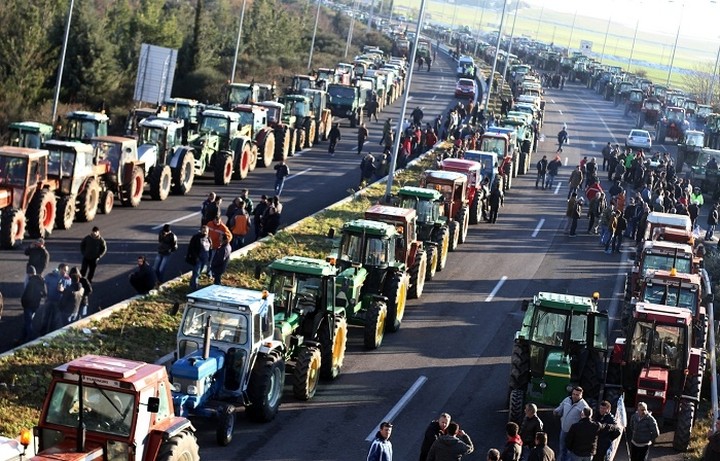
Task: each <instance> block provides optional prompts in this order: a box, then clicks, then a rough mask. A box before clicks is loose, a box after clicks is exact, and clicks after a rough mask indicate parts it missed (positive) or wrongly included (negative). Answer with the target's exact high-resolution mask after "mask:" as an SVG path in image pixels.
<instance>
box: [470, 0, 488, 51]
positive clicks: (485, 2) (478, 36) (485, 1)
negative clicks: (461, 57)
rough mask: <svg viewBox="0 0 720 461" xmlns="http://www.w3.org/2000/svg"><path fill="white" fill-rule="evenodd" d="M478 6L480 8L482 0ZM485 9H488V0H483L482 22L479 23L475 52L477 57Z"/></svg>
mask: <svg viewBox="0 0 720 461" xmlns="http://www.w3.org/2000/svg"><path fill="white" fill-rule="evenodd" d="M478 6H480V0H478ZM485 7H487V0H483V4H482V9H481V11H480V22H479V23H478V33H477V37H475V51H474V52H473V56H477V50H478V45H479V44H480V34H481V33H482V22H483V17H484V16H485ZM475 17H476V18H477V10H475Z"/></svg>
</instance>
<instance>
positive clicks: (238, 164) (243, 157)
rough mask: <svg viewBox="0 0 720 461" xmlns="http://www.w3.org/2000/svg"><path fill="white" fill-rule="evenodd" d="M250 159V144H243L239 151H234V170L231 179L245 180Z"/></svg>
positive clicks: (248, 170)
mask: <svg viewBox="0 0 720 461" xmlns="http://www.w3.org/2000/svg"><path fill="white" fill-rule="evenodd" d="M251 159H252V149H251V148H250V143H247V142H246V143H243V145H242V147H241V148H240V149H237V150H236V151H235V159H234V160H235V168H234V169H233V173H232V177H233V179H245V178H247V175H248V173H249V172H250V160H251Z"/></svg>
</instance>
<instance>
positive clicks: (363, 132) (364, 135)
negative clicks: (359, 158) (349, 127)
mask: <svg viewBox="0 0 720 461" xmlns="http://www.w3.org/2000/svg"><path fill="white" fill-rule="evenodd" d="M368 134H369V133H368V129H367V126H365V123H363V124H362V125H360V127H358V143H357V147H358V149H357V154H358V155H360V154H362V151H363V146H365V142H366V141H367V139H368Z"/></svg>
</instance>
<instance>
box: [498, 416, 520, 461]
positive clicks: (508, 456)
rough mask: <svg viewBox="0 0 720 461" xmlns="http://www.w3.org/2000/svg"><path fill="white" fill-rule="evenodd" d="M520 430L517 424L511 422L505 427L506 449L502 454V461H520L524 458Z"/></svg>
mask: <svg viewBox="0 0 720 461" xmlns="http://www.w3.org/2000/svg"><path fill="white" fill-rule="evenodd" d="M519 430H520V428H519V427H518V425H517V424H515V423H513V422H510V423H507V424H506V425H505V434H506V435H507V440H506V441H505V448H504V449H503V451H502V453H501V454H500V461H520V457H521V456H522V440H521V439H520V435H519V434H518V432H519Z"/></svg>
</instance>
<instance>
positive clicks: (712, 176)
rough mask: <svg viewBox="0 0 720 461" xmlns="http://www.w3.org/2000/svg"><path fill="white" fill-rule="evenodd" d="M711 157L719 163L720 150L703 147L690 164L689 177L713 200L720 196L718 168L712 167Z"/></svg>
mask: <svg viewBox="0 0 720 461" xmlns="http://www.w3.org/2000/svg"><path fill="white" fill-rule="evenodd" d="M712 159H714V160H715V163H716V164H718V165H720V163H718V162H720V150H715V149H710V148H709V147H704V148H702V149H700V153H699V154H698V155H697V158H696V160H695V162H694V163H693V164H690V163H689V162H688V164H689V165H690V179H691V181H692V183H693V184H697V185H699V186H700V187H701V188H702V191H703V193H705V194H710V195H711V196H712V198H713V200H717V199H718V197H720V170H718V169H717V168H713V167H712V163H711V162H710V161H711V160H712Z"/></svg>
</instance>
